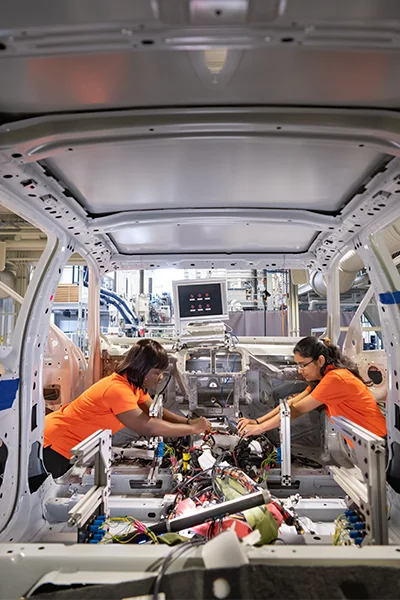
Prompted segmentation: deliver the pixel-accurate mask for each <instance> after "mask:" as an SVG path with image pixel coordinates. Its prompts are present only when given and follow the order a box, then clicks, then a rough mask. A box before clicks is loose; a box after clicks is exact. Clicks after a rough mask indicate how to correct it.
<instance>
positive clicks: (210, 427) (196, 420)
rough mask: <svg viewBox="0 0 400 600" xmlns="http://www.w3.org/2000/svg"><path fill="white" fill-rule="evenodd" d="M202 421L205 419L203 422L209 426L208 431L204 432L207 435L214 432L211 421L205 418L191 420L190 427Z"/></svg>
mask: <svg viewBox="0 0 400 600" xmlns="http://www.w3.org/2000/svg"><path fill="white" fill-rule="evenodd" d="M202 419H203V422H204V421H205V422H206V424H207V426H206V429H205V430H204V431H205V432H206V433H210V431H211V430H212V425H211V423H210V421H208V420H207V419H206V418H205V417H199V418H198V419H189V425H196V423H198V422H199V421H201V420H202ZM196 433H197V432H196ZM200 433H201V432H200Z"/></svg>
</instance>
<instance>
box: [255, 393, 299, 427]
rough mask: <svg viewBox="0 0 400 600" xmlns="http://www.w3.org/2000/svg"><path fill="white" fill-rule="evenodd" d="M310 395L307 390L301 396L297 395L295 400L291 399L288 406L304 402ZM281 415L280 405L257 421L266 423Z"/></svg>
mask: <svg viewBox="0 0 400 600" xmlns="http://www.w3.org/2000/svg"><path fill="white" fill-rule="evenodd" d="M309 393H310V392H308V391H307V390H304V391H303V392H301V393H300V394H297V396H295V397H294V398H290V400H288V405H289V406H292V405H293V404H295V403H296V402H299V401H300V400H303V398H306V397H307V396H308V395H309ZM279 413H280V408H279V405H278V406H276V407H275V408H274V409H273V410H271V411H270V412H269V413H267V414H266V415H263V416H262V417H260V418H259V419H257V420H258V422H259V423H265V421H269V420H270V419H273V417H275V416H276V415H279Z"/></svg>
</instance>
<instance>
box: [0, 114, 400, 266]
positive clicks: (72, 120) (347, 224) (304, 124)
mask: <svg viewBox="0 0 400 600" xmlns="http://www.w3.org/2000/svg"><path fill="white" fill-rule="evenodd" d="M277 125H279V128H280V129H279V131H278V130H277ZM88 128H89V129H90V131H91V143H93V142H94V141H97V143H112V142H115V141H121V140H122V139H124V140H130V141H137V142H139V141H140V140H142V139H148V138H151V139H152V138H155V139H157V137H160V136H161V137H162V138H169V139H181V138H182V137H189V138H190V137H194V136H195V137H196V138H198V136H199V135H204V136H208V135H209V134H210V132H212V133H213V135H218V137H220V138H221V137H227V136H232V135H233V136H237V135H240V136H241V137H243V136H244V137H254V136H255V135H256V134H255V131H257V137H259V136H264V137H266V136H267V137H271V138H274V137H280V136H282V135H285V136H286V137H289V138H302V139H320V140H321V141H324V142H326V143H335V144H336V143H341V144H350V145H363V146H369V147H371V146H373V147H374V148H376V149H377V151H381V152H384V153H385V154H386V155H389V156H395V157H398V156H399V155H400V151H399V142H400V117H399V115H398V114H397V113H395V112H392V111H386V110H347V109H318V110H316V109H309V108H301V109H292V108H280V109H272V108H264V109H260V108H243V109H240V110H237V109H224V108H218V109H208V108H204V109H185V110H179V111H177V110H174V109H165V110H161V109H151V110H137V111H115V112H114V111H113V112H111V113H104V112H103V113H82V114H79V115H72V114H71V115H58V116H52V117H37V118H34V119H29V120H26V121H19V122H16V123H7V125H6V126H5V125H4V126H2V127H0V150H1V151H2V152H3V154H4V155H5V156H7V159H8V161H9V162H8V163H7V165H6V168H5V169H4V171H3V173H6V174H7V175H9V176H10V175H12V176H13V177H14V179H9V180H8V181H7V186H8V187H9V189H12V190H14V191H15V192H16V193H17V195H18V196H19V197H21V196H24V197H26V196H29V194H31V195H32V192H34V193H35V195H36V196H37V197H38V198H40V200H39V201H40V202H42V203H44V206H43V205H42V206H43V208H45V209H46V210H47V211H48V212H49V215H48V216H49V217H52V218H53V219H54V220H56V219H60V220H59V221H56V222H57V227H62V228H63V229H64V231H65V233H66V234H67V235H69V236H72V235H73V236H81V235H82V236H84V237H85V245H84V246H83V248H82V250H80V252H81V254H82V256H84V257H85V258H86V256H87V254H88V253H90V254H92V255H93V257H94V260H95V262H96V263H97V265H98V267H99V269H100V271H102V272H103V273H105V272H106V271H108V270H112V269H118V268H139V269H143V268H153V267H157V266H160V267H161V266H176V267H179V268H186V267H189V266H190V265H191V264H193V262H194V263H195V265H196V268H202V267H209V266H210V263H211V262H213V263H215V261H217V263H218V265H219V266H221V267H223V266H226V267H229V266H240V265H243V266H244V265H245V264H246V265H247V264H248V263H251V264H252V266H253V267H254V268H264V269H265V268H267V269H268V268H276V267H281V268H301V267H310V268H316V267H317V268H320V269H321V270H324V269H325V267H327V266H328V263H329V261H330V260H331V259H332V258H333V256H335V255H336V254H337V253H338V252H340V251H343V249H344V248H345V247H346V244H348V243H349V242H350V241H351V240H352V239H353V238H354V237H355V235H356V234H357V232H361V231H362V230H363V229H364V228H365V227H367V226H370V225H371V224H372V226H374V223H375V218H376V216H377V213H376V212H374V211H381V210H382V208H383V207H385V208H386V209H387V208H389V207H391V206H393V205H394V204H395V200H396V198H395V197H394V196H393V191H395V188H396V184H397V182H396V181H395V179H396V176H397V175H398V174H399V172H400V166H399V163H400V161H399V159H395V160H392V162H391V164H389V165H386V168H383V169H382V172H380V173H378V174H377V175H376V176H375V177H374V178H373V180H372V181H371V182H369V183H368V184H367V185H366V190H365V192H364V193H363V194H360V195H358V196H356V197H355V198H353V200H352V201H351V202H350V203H349V204H348V205H347V206H346V208H345V209H344V211H343V212H342V214H340V215H336V216H329V215H326V216H325V215H324V216H321V215H319V214H318V213H316V212H315V211H314V212H313V211H302V210H294V211H291V210H287V211H281V210H266V211H265V212H264V211H262V210H261V211H259V210H258V209H257V214H256V218H257V220H259V219H260V217H261V218H264V219H265V220H266V221H267V222H282V221H283V220H284V221H285V222H287V221H292V222H293V223H294V224H296V223H301V224H303V225H304V224H309V225H310V227H314V230H315V223H318V230H319V231H320V233H319V235H318V236H317V238H316V239H315V241H314V242H313V244H312V245H311V247H310V249H309V250H308V251H307V252H303V253H286V254H273V253H251V254H246V253H234V254H229V256H227V255H226V254H225V253H221V252H220V253H214V254H211V255H209V254H201V253H200V254H199V253H197V254H194V255H193V254H192V255H190V258H188V257H187V256H186V255H185V253H184V252H183V254H171V255H168V254H166V255H159V254H143V255H123V254H120V253H119V252H118V250H117V249H116V248H115V246H114V244H113V242H112V241H111V239H110V238H109V236H108V235H107V234H106V232H105V231H106V229H107V227H111V226H112V227H121V226H123V225H124V223H126V219H127V218H129V219H130V221H131V222H132V221H136V220H137V221H138V222H139V223H138V226H140V223H141V220H143V222H149V220H150V221H151V222H161V221H163V220H165V219H167V220H168V219H174V218H176V217H175V215H176V216H177V213H176V212H174V211H172V212H171V213H168V214H165V211H163V210H154V211H145V213H144V212H143V211H139V212H138V213H137V216H136V211H129V213H119V214H118V215H112V216H110V217H104V218H105V219H106V221H99V220H98V219H102V218H103V217H96V218H94V219H93V218H89V217H88V215H87V213H86V211H85V210H84V209H82V208H81V207H80V206H79V205H78V203H77V202H74V201H73V200H72V201H71V200H70V199H69V198H66V197H65V195H64V194H63V192H64V189H63V186H62V184H61V183H60V182H58V181H56V180H55V178H53V177H52V175H51V173H50V172H49V170H48V169H47V170H44V169H43V168H42V167H41V166H40V165H38V164H29V163H34V161H37V160H42V159H45V158H48V157H50V156H52V155H54V154H57V153H60V152H64V151H67V150H68V147H70V146H71V145H73V144H75V145H84V144H85V143H86V141H87V131H88V130H89V129H88ZM153 130H154V131H153ZM13 154H14V155H19V154H20V155H21V157H19V158H17V159H16V158H15V157H13ZM16 176H18V177H20V176H23V177H24V180H25V181H26V182H28V183H29V185H26V186H25V187H21V185H20V184H19V182H18V181H17V180H16V179H15V177H16ZM361 208H362V209H363V210H362V211H361V210H360V209H361ZM364 209H368V210H364ZM220 212H221V211H220ZM223 213H224V211H222V212H221V214H220V215H219V214H218V211H216V212H215V211H209V212H208V213H207V215H206V214H205V212H204V210H203V209H200V210H199V212H196V210H195V209H186V210H182V211H180V217H179V219H180V218H183V219H185V218H188V217H190V218H191V220H192V222H195V221H196V219H200V220H203V219H204V218H212V219H213V220H214V219H216V218H217V219H218V218H220V217H221V218H224V219H226V215H224V214H223ZM232 218H233V219H240V220H243V219H246V220H247V219H248V218H254V214H252V213H251V211H250V212H249V211H248V210H245V209H244V210H242V209H237V212H234V214H233V216H232ZM329 223H331V224H329ZM103 225H104V227H105V229H104V230H102V229H101V227H102V226H103ZM326 228H328V230H329V231H324V230H326ZM357 228H358V229H357Z"/></svg>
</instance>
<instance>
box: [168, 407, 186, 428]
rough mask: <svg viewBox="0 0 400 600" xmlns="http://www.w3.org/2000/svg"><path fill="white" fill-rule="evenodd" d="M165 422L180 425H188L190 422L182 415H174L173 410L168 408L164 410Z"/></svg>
mask: <svg viewBox="0 0 400 600" xmlns="http://www.w3.org/2000/svg"><path fill="white" fill-rule="evenodd" d="M162 418H163V421H167V422H168V423H178V424H180V425H187V424H188V420H187V418H186V417H184V416H182V415H177V414H175V413H173V412H172V411H171V410H168V409H167V408H163V416H162Z"/></svg>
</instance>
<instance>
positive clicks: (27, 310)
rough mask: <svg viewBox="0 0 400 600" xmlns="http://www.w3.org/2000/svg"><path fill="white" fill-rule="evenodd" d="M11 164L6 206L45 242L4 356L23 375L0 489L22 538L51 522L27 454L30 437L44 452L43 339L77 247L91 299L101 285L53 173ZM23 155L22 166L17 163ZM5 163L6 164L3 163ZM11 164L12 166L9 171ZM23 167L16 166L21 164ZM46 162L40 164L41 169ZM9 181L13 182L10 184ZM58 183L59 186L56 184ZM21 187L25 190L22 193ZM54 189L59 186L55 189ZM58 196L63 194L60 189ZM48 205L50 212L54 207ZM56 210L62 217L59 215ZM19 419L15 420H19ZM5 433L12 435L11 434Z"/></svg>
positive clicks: (9, 521)
mask: <svg viewBox="0 0 400 600" xmlns="http://www.w3.org/2000/svg"><path fill="white" fill-rule="evenodd" d="M13 163H14V165H10V164H6V163H3V165H2V166H1V167H0V176H1V181H2V183H1V191H2V200H1V203H2V205H3V206H5V207H6V208H8V209H9V210H10V211H12V212H13V213H15V214H18V215H19V216H21V217H22V218H24V219H26V220H27V221H29V222H30V223H32V224H33V225H34V226H35V227H37V228H39V229H41V230H42V231H43V232H44V233H46V235H47V244H46V246H45V249H44V251H43V253H42V256H41V258H40V260H39V262H38V264H37V267H36V269H35V272H34V274H33V277H32V279H31V281H30V283H29V286H28V290H27V292H26V295H25V298H24V302H23V304H22V307H21V310H20V313H19V318H18V320H17V323H16V328H15V330H14V334H13V338H12V345H11V347H0V357H1V360H2V364H3V366H4V367H5V369H6V374H5V375H3V380H5V379H9V378H11V379H15V378H18V377H19V379H20V387H19V391H18V392H17V397H16V399H15V401H14V404H13V406H12V408H10V409H8V410H7V411H4V412H3V413H2V419H1V424H0V437H1V438H2V439H5V437H7V446H8V448H9V450H10V451H9V457H8V460H7V464H6V470H5V478H4V482H3V485H2V489H1V492H0V542H9V541H14V540H18V539H22V538H24V539H32V537H34V536H35V535H37V532H38V530H39V529H40V528H41V527H43V526H46V521H45V520H44V519H43V516H42V509H41V502H42V500H43V494H45V493H46V491H45V488H46V489H47V487H48V486H47V485H45V486H43V488H41V489H40V490H38V492H37V493H35V494H31V493H30V491H29V485H28V459H29V455H30V450H31V447H32V445H33V444H34V443H35V442H37V443H38V444H39V456H38V457H37V461H41V460H42V443H43V424H44V402H43V395H42V365H43V353H44V349H45V347H46V338H47V333H48V328H49V322H50V314H51V308H52V305H53V300H54V296H55V290H56V287H57V285H58V282H59V278H60V273H61V271H62V269H63V267H64V266H65V265H66V263H67V261H68V259H69V258H70V256H71V254H72V253H73V252H74V251H77V252H79V253H80V254H81V255H82V256H83V257H85V258H86V260H87V263H88V265H89V267H90V269H91V273H92V275H93V277H92V281H93V284H92V301H93V302H94V306H96V305H98V304H99V297H98V295H97V301H96V294H98V287H96V285H97V284H96V282H97V283H98V272H99V266H98V261H96V260H94V257H92V256H91V254H90V249H89V250H88V249H87V248H86V247H85V245H83V242H82V243H80V241H79V240H78V239H77V238H76V237H73V236H72V233H71V231H70V230H69V227H72V225H67V224H66V223H65V222H62V224H61V221H63V220H64V219H63V217H64V218H66V219H67V220H69V221H70V222H75V221H74V219H76V220H78V216H74V214H75V210H72V214H70V211H69V207H68V202H67V199H65V202H64V200H63V206H61V205H60V206H58V203H57V199H56V198H53V197H52V196H50V198H53V200H52V201H54V203H55V204H56V208H57V210H53V208H54V207H53V208H52V206H50V205H49V204H48V202H50V200H49V189H50V188H51V184H50V182H49V181H48V182H47V181H42V182H41V183H40V182H39V181H38V180H37V179H32V177H33V172H32V171H31V170H30V169H31V167H30V166H29V165H25V166H22V167H21V165H22V162H21V161H17V160H16V159H13ZM17 163H19V166H18V168H17V169H16V168H15V165H16V164H17ZM4 165H5V166H4ZM10 170H11V171H12V173H10ZM16 171H18V173H17V172H16ZM40 171H41V169H39V172H40ZM11 174H12V175H13V176H14V175H18V176H21V177H22V181H26V182H27V181H30V184H29V185H26V186H21V184H20V183H19V181H18V180H15V182H14V180H12V179H11V178H9V179H5V178H4V175H11ZM11 182H12V184H11ZM18 186H19V187H18ZM59 189H60V187H59ZM33 191H35V192H36V191H38V192H39V193H41V194H42V195H43V199H42V200H41V201H39V202H40V204H37V205H35V203H34V202H33V201H32V199H31V198H30V197H29V194H28V192H29V193H32V192H33ZM21 192H22V193H21ZM56 195H57V192H56ZM59 200H60V201H61V196H59ZM50 212H51V214H50ZM55 217H57V220H56V218H55ZM95 317H96V310H94V311H92V314H91V317H90V319H95ZM89 327H91V337H90V341H91V357H90V363H89V364H92V369H91V375H89V381H90V377H93V376H95V375H93V373H94V372H95V369H96V362H97V364H98V363H99V360H98V359H99V356H100V355H99V349H100V341H99V339H100V336H99V330H98V328H96V327H95V326H93V325H91V321H89ZM34 406H37V418H38V426H37V427H36V428H35V429H34V430H33V431H32V430H31V418H30V417H31V409H32V407H34ZM16 424H17V426H16ZM6 434H7V435H6Z"/></svg>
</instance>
